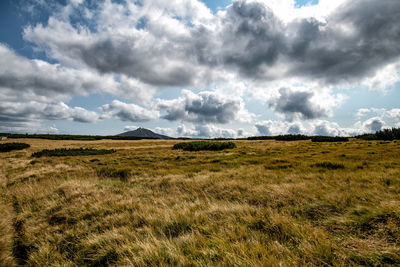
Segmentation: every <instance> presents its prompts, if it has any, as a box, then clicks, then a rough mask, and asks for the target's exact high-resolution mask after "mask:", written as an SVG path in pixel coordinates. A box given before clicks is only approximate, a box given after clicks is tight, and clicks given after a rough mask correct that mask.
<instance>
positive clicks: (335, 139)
mask: <svg viewBox="0 0 400 267" xmlns="http://www.w3.org/2000/svg"><path fill="white" fill-rule="evenodd" d="M311 141H312V142H348V141H349V138H347V137H339V136H336V137H332V136H313V137H312V138H311Z"/></svg>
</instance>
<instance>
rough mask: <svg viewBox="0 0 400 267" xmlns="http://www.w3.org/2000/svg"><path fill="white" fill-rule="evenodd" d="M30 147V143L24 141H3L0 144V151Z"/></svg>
mask: <svg viewBox="0 0 400 267" xmlns="http://www.w3.org/2000/svg"><path fill="white" fill-rule="evenodd" d="M28 147H30V145H28V144H25V143H5V144H0V152H10V151H13V150H22V149H25V148H28Z"/></svg>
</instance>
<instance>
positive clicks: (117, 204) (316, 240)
mask: <svg viewBox="0 0 400 267" xmlns="http://www.w3.org/2000/svg"><path fill="white" fill-rule="evenodd" d="M24 142H26V143H29V144H30V145H31V148H30V149H27V151H28V152H31V150H32V151H37V150H40V149H44V148H51V149H55V148H60V147H72V146H73V147H77V146H78V147H79V146H81V145H82V144H81V143H80V142H77V141H50V140H34V139H31V140H28V139H27V140H24ZM175 142H176V141H174V140H164V141H161V140H160V141H154V140H143V141H125V142H122V141H111V140H102V141H94V142H91V143H90V144H89V147H90V148H91V149H97V150H101V149H107V150H109V149H116V150H118V153H114V154H109V155H104V156H102V155H93V156H76V157H41V158H35V159H32V158H31V157H30V153H20V152H10V153H2V154H0V172H1V174H2V175H1V176H0V189H1V190H0V209H1V210H2V216H0V226H1V227H0V265H1V266H17V265H23V264H25V265H28V266H104V265H113V264H114V265H117V266H248V265H253V266H279V265H282V266H321V265H324V266H359V265H362V266H365V265H367V266H385V265H386V266H391V265H392V266H397V265H399V264H400V256H399V255H400V242H399V240H400V231H399V229H400V164H399V162H400V160H399V159H400V154H399V148H400V143H399V142H398V141H393V142H380V141H363V140H357V139H351V140H350V141H348V142H343V143H331V142H326V143H325V142H323V143H320V142H315V143H313V142H309V141H297V142H277V141H273V140H266V141H259V140H254V141H253V140H246V141H235V142H234V143H235V145H236V148H235V149H233V150H230V151H229V153H221V152H214V151H198V152H196V153H192V152H190V151H184V150H171V147H172V146H173V144H175ZM85 145H88V143H85Z"/></svg>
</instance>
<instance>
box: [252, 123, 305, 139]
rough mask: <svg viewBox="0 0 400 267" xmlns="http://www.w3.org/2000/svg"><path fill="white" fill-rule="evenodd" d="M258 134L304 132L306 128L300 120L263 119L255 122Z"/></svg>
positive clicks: (271, 134) (270, 134)
mask: <svg viewBox="0 0 400 267" xmlns="http://www.w3.org/2000/svg"><path fill="white" fill-rule="evenodd" d="M255 127H256V129H257V134H258V135H264V136H274V135H281V134H303V133H305V129H304V127H303V125H302V124H301V123H299V122H294V123H291V122H284V121H272V120H268V121H261V122H258V123H256V124H255Z"/></svg>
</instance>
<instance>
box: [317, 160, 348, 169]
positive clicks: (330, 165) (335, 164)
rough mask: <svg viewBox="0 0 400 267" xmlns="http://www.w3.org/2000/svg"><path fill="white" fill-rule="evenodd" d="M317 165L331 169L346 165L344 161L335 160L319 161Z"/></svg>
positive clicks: (342, 167) (341, 167)
mask: <svg viewBox="0 0 400 267" xmlns="http://www.w3.org/2000/svg"><path fill="white" fill-rule="evenodd" d="M315 167H318V168H325V169H329V170H337V169H344V165H343V164H342V163H334V162H329V161H325V162H319V163H317V164H315Z"/></svg>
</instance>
